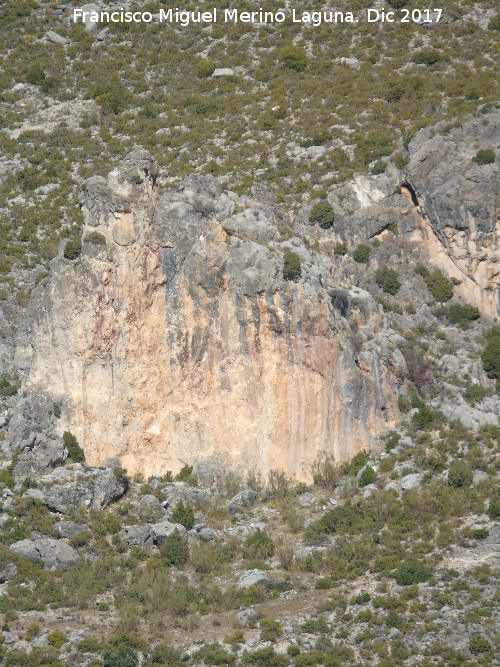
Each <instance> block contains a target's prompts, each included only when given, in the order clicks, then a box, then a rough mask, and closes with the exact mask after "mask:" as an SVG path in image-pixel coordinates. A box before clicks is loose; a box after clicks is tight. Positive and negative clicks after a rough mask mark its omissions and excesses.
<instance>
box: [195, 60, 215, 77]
mask: <svg viewBox="0 0 500 667" xmlns="http://www.w3.org/2000/svg"><path fill="white" fill-rule="evenodd" d="M216 67H217V63H216V62H214V61H213V60H210V58H200V59H199V60H198V62H197V63H196V76H198V77H199V78H200V79H206V78H207V77H209V76H212V74H213V73H214V72H215V68H216Z"/></svg>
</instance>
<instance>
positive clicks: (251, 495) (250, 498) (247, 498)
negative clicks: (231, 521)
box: [227, 489, 257, 512]
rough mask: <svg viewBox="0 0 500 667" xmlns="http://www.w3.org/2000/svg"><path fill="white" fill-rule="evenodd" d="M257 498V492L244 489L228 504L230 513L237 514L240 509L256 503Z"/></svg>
mask: <svg viewBox="0 0 500 667" xmlns="http://www.w3.org/2000/svg"><path fill="white" fill-rule="evenodd" d="M256 498H257V492H256V491H253V489H243V491H240V492H239V493H237V494H236V495H235V496H234V497H233V498H231V500H230V501H229V502H228V503H227V509H228V510H229V511H230V512H236V510H238V509H239V508H240V507H244V506H245V505H251V504H252V503H254V502H255V500H256Z"/></svg>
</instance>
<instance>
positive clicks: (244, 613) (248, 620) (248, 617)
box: [236, 609, 259, 628]
mask: <svg viewBox="0 0 500 667" xmlns="http://www.w3.org/2000/svg"><path fill="white" fill-rule="evenodd" d="M258 618H259V614H258V613H257V612H256V611H255V609H242V610H241V611H239V612H238V613H237V614H236V620H237V621H238V623H239V624H240V625H242V626H243V627H244V628H248V626H249V625H251V624H253V623H254V622H255V621H256V620H257V619H258Z"/></svg>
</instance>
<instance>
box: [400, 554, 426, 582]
mask: <svg viewBox="0 0 500 667" xmlns="http://www.w3.org/2000/svg"><path fill="white" fill-rule="evenodd" d="M431 576H432V571H431V570H430V569H429V568H428V567H427V566H426V565H424V563H422V562H420V561H418V560H414V561H412V560H410V561H406V562H405V563H403V564H402V565H401V566H400V567H399V568H398V569H397V570H396V572H395V574H394V578H395V579H396V582H397V583H398V584H399V585H400V586H411V585H412V584H420V583H422V582H424V581H427V580H428V579H430V578H431Z"/></svg>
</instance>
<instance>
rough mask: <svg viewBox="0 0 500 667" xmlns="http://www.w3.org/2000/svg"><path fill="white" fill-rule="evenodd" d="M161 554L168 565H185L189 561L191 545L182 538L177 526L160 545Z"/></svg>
mask: <svg viewBox="0 0 500 667" xmlns="http://www.w3.org/2000/svg"><path fill="white" fill-rule="evenodd" d="M160 554H161V556H162V558H163V560H164V562H165V565H168V567H172V566H173V565H175V566H178V565H184V564H185V563H187V562H188V560H189V546H188V543H187V542H186V541H185V540H183V539H182V537H181V534H180V533H179V531H178V530H177V528H176V529H175V530H174V532H173V533H172V534H171V535H169V536H168V537H167V539H166V540H165V542H164V543H163V544H162V545H161V546H160Z"/></svg>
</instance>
